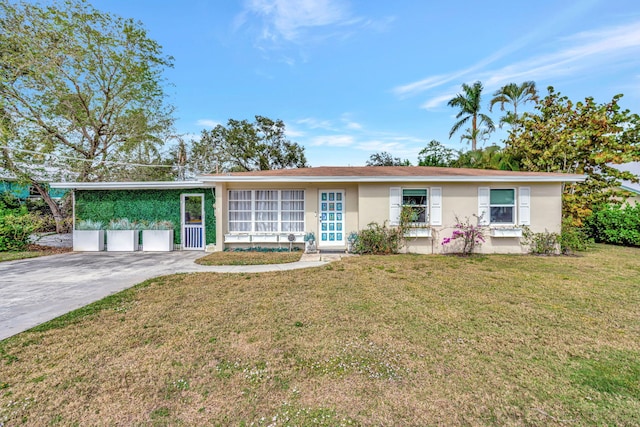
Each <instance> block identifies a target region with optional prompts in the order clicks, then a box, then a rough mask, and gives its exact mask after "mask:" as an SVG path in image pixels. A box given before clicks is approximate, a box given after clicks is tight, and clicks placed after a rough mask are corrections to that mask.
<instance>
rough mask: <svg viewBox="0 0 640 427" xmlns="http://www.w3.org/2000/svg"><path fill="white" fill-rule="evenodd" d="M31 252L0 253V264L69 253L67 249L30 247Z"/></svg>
mask: <svg viewBox="0 0 640 427" xmlns="http://www.w3.org/2000/svg"><path fill="white" fill-rule="evenodd" d="M30 247H31V248H34V249H33V250H27V251H18V252H0V262H3V261H16V260H20V259H28V258H36V257H41V256H47V255H55V254H60V253H65V252H69V251H70V250H71V249H68V248H47V247H44V246H37V245H31V246H30Z"/></svg>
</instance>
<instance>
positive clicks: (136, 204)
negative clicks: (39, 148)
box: [76, 188, 216, 244]
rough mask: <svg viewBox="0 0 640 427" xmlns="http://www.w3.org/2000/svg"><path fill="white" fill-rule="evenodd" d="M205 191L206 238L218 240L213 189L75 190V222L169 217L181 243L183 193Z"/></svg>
mask: <svg viewBox="0 0 640 427" xmlns="http://www.w3.org/2000/svg"><path fill="white" fill-rule="evenodd" d="M194 193H203V194H204V199H205V201H204V215H205V241H206V243H207V244H210V243H215V242H216V217H215V212H214V209H213V204H214V203H215V196H214V194H213V189H212V188H197V189H195V188H194V189H183V190H76V221H80V220H92V221H101V222H103V223H104V224H108V223H109V221H111V220H112V219H118V218H128V219H129V220H131V221H161V220H169V221H171V222H173V224H174V227H175V232H174V242H175V243H180V241H181V236H180V195H181V194H194Z"/></svg>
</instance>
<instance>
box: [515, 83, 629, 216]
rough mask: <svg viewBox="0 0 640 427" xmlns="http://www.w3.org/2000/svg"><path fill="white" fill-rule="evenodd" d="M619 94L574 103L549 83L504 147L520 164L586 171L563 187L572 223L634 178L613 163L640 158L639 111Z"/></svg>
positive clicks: (550, 169)
mask: <svg viewBox="0 0 640 427" xmlns="http://www.w3.org/2000/svg"><path fill="white" fill-rule="evenodd" d="M620 98H622V95H616V96H614V97H613V99H612V100H611V101H610V102H607V103H605V104H597V103H596V102H595V101H594V100H593V98H586V99H585V101H584V102H577V103H575V104H574V103H573V102H572V101H570V100H569V99H568V98H567V97H566V96H562V95H561V94H560V93H558V92H556V91H555V90H554V89H553V87H549V88H548V94H547V96H546V97H545V98H544V99H542V100H541V101H539V102H538V104H537V105H536V107H535V109H536V112H534V113H524V114H523V115H522V116H521V117H519V119H518V121H517V126H514V127H512V129H511V132H510V133H509V137H508V139H507V141H506V151H507V153H508V154H509V155H512V156H514V157H516V158H517V159H518V160H519V161H520V163H521V165H522V168H523V169H524V170H529V171H544V172H566V173H577V174H585V175H586V176H587V179H586V180H585V181H584V182H582V183H576V184H573V185H567V186H565V188H564V203H563V210H564V212H563V214H564V217H565V218H568V219H570V220H572V221H573V223H574V224H575V225H581V224H582V222H583V220H584V219H585V218H586V217H588V216H589V215H590V214H591V212H592V209H593V208H594V207H596V206H598V205H600V204H603V203H611V202H613V203H615V202H617V201H619V200H621V199H622V197H623V196H624V192H623V191H622V190H620V189H619V185H620V182H621V180H629V181H631V182H638V177H637V176H635V175H633V174H631V173H629V172H623V171H620V170H618V169H616V168H614V167H612V165H613V164H621V163H627V162H631V161H638V160H640V117H639V116H638V115H637V114H632V113H631V112H630V111H629V110H623V109H622V108H621V107H620V105H619V104H618V101H619V100H620Z"/></svg>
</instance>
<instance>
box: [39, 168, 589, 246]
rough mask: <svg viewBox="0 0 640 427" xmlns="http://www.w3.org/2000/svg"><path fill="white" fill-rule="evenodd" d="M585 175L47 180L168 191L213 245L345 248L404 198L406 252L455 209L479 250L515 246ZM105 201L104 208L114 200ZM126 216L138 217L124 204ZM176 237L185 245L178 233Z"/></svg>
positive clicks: (546, 222) (265, 174) (446, 224)
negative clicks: (481, 234) (482, 232)
mask: <svg viewBox="0 0 640 427" xmlns="http://www.w3.org/2000/svg"><path fill="white" fill-rule="evenodd" d="M584 178H585V177H584V176H583V175H568V174H560V173H538V172H511V171H496V170H483V169H460V168H437V167H420V166H398V167H395V166H389V167H384V166H383V167H375V166H365V167H315V168H303V169H280V170H269V171H256V172H242V173H226V174H217V175H201V176H199V177H198V180H197V181H191V182H166V183H72V184H69V183H57V184H53V185H52V187H54V188H73V189H74V190H75V192H76V196H75V199H76V203H78V201H79V200H80V199H82V193H83V192H87V191H89V192H91V191H120V192H122V191H127V189H129V190H130V191H132V190H135V191H147V190H153V191H156V192H162V191H172V192H173V193H172V194H175V196H172V200H173V199H176V203H175V206H176V207H175V208H174V209H173V210H175V211H176V212H175V213H174V214H175V216H176V217H178V215H179V217H180V219H179V222H180V229H179V230H177V233H176V235H177V236H187V237H188V236H189V233H191V231H189V230H190V229H191V228H190V227H191V226H192V225H196V226H201V227H202V229H201V231H200V233H204V234H206V236H207V238H206V239H202V244H201V245H200V246H199V247H198V249H202V248H204V247H205V244H213V243H215V249H216V250H223V249H225V248H230V247H246V246H272V245H275V246H284V245H288V244H289V239H290V238H291V236H292V237H293V238H295V242H296V244H302V239H303V236H304V235H305V233H308V232H313V233H315V235H316V238H317V244H318V248H319V249H320V250H321V251H322V250H344V249H345V248H346V246H347V237H348V236H349V234H350V233H351V232H354V231H358V230H362V229H364V228H366V227H367V225H368V224H369V223H372V222H377V223H379V224H385V223H386V224H388V225H391V226H393V225H397V224H398V223H399V221H400V212H401V210H402V208H403V206H407V207H408V209H410V210H411V213H412V217H413V218H412V220H411V225H412V227H413V230H412V231H411V233H410V237H409V238H408V239H407V246H406V247H407V250H408V251H410V252H417V253H440V252H442V251H443V247H442V245H440V242H441V241H442V239H443V238H444V237H448V236H450V235H451V233H452V231H453V227H454V225H455V223H456V218H458V219H460V220H463V221H464V220H465V219H466V218H469V219H470V220H471V221H475V220H476V218H475V216H474V215H477V216H478V217H480V218H481V221H482V223H483V224H484V225H486V226H487V228H488V234H489V235H490V236H491V237H489V238H488V239H487V241H486V243H484V244H483V245H482V246H481V247H480V249H479V251H480V252H483V253H493V252H495V253H521V252H522V251H523V248H522V246H521V245H520V236H521V233H522V227H523V226H528V227H530V228H531V230H532V231H534V232H543V231H545V230H547V231H549V232H560V227H561V222H562V188H563V185H564V184H565V183H568V182H577V181H582V180H584ZM213 189H215V200H214V201H213V204H214V205H215V214H214V215H213V216H215V218H213V219H211V218H208V219H206V220H205V217H206V216H207V214H206V209H205V208H206V207H210V208H213V206H208V204H209V202H208V201H207V195H208V190H213ZM123 194H125V193H123ZM144 197H146V196H144ZM158 197H161V196H160V195H158ZM208 197H210V196H208ZM178 200H179V203H178ZM109 203H111V204H110V205H109V206H111V208H113V203H115V202H114V201H113V200H112V201H110V202H109ZM76 212H78V209H76ZM121 212H122V211H121ZM211 212H213V209H212V210H211ZM172 215H173V214H172ZM76 216H77V215H76ZM208 216H211V214H209V215H208ZM194 217H195V218H194ZM82 219H93V218H82ZM129 219H131V220H136V219H139V218H136V217H135V215H133V214H132V215H130V216H129ZM155 219H167V218H155ZM211 227H215V233H211V231H212V230H210V228H211ZM209 236H213V237H212V238H211V237H209ZM180 239H181V238H180V237H176V240H180ZM182 240H187V239H182ZM181 243H182V245H183V247H184V246H185V241H182V242H181ZM187 243H188V242H187ZM187 246H188V245H187Z"/></svg>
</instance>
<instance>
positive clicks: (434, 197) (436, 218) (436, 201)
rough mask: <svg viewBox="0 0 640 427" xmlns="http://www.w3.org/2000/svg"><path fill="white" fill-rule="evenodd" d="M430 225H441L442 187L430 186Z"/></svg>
mask: <svg viewBox="0 0 640 427" xmlns="http://www.w3.org/2000/svg"><path fill="white" fill-rule="evenodd" d="M430 203H431V216H430V222H431V225H442V187H431V200H430Z"/></svg>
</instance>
